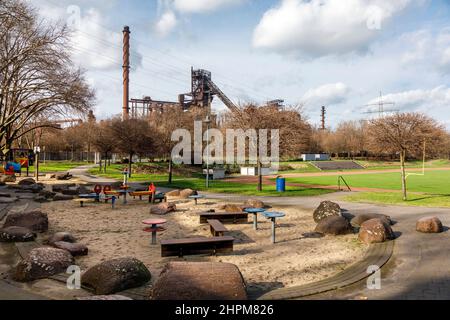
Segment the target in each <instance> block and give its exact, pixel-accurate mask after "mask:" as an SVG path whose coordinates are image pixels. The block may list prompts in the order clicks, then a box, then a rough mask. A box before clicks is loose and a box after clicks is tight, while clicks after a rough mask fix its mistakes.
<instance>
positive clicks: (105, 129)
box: [92, 120, 116, 173]
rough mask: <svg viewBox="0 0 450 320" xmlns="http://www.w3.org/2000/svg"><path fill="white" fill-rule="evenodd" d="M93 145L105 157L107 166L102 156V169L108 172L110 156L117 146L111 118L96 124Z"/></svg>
mask: <svg viewBox="0 0 450 320" xmlns="http://www.w3.org/2000/svg"><path fill="white" fill-rule="evenodd" d="M92 145H93V146H94V148H95V149H96V150H97V151H98V152H100V154H101V155H102V157H103V158H104V159H105V166H104V167H103V165H102V159H101V158H100V171H102V169H103V168H104V172H105V173H106V164H107V159H108V156H109V155H110V154H111V153H112V152H113V151H114V150H115V148H116V141H115V139H114V132H113V131H112V121H111V120H104V121H101V122H100V123H99V124H96V125H95V135H93V137H92Z"/></svg>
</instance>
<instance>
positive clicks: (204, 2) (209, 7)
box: [173, 0, 244, 13]
mask: <svg viewBox="0 0 450 320" xmlns="http://www.w3.org/2000/svg"><path fill="white" fill-rule="evenodd" d="M242 2H244V1H243V0H173V6H174V8H175V9H176V10H177V11H179V12H181V13H205V12H212V11H215V10H219V9H222V8H224V7H227V6H232V5H236V4H240V3H242Z"/></svg>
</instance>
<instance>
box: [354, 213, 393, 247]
mask: <svg viewBox="0 0 450 320" xmlns="http://www.w3.org/2000/svg"><path fill="white" fill-rule="evenodd" d="M394 238H395V235H394V231H392V228H391V226H390V225H388V224H387V223H385V222H384V221H383V220H381V219H371V220H368V221H366V222H364V223H363V224H362V225H361V228H360V229H359V240H360V241H362V242H364V243H366V244H371V243H382V242H385V241H387V240H392V239H394Z"/></svg>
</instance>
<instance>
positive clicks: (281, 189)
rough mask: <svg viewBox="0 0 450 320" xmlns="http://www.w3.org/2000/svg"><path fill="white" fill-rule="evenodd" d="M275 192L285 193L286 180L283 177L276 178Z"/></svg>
mask: <svg viewBox="0 0 450 320" xmlns="http://www.w3.org/2000/svg"><path fill="white" fill-rule="evenodd" d="M277 192H286V179H285V178H283V177H278V178H277Z"/></svg>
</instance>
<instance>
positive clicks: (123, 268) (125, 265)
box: [81, 258, 151, 295]
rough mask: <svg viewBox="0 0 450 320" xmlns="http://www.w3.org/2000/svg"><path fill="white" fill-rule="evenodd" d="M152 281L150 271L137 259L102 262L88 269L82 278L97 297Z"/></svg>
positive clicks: (82, 281) (83, 282)
mask: <svg viewBox="0 0 450 320" xmlns="http://www.w3.org/2000/svg"><path fill="white" fill-rule="evenodd" d="M150 280H151V274H150V271H148V269H147V267H146V266H145V265H144V264H143V263H142V262H141V261H139V260H137V259H135V258H121V259H114V260H110V261H105V262H102V263H100V264H98V265H96V266H94V267H92V268H90V269H88V270H87V271H86V272H85V273H84V274H83V275H82V277H81V283H82V284H83V285H85V286H87V287H90V288H92V289H94V290H95V294H97V295H109V294H114V293H116V292H121V291H124V290H127V289H132V288H137V287H140V286H142V285H144V284H146V283H148V282H149V281H150Z"/></svg>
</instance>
